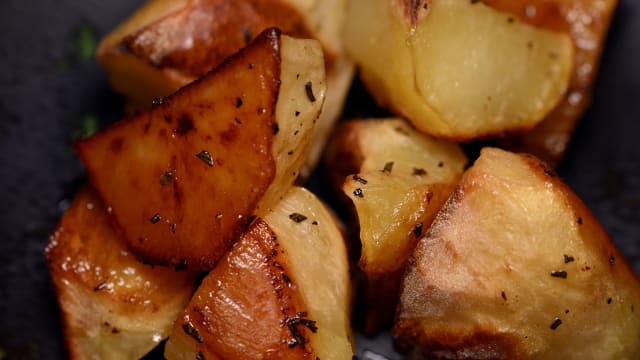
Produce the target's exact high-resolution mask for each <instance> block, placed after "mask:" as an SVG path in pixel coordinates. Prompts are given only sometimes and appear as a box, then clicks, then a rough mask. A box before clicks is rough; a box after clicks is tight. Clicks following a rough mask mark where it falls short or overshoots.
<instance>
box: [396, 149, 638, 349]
mask: <svg viewBox="0 0 640 360" xmlns="http://www.w3.org/2000/svg"><path fill="white" fill-rule="evenodd" d="M638 303H640V282H639V280H638V278H637V277H636V275H635V274H634V272H633V270H632V269H631V267H630V266H629V264H628V263H627V262H626V260H625V259H624V258H623V256H622V255H621V253H620V252H619V251H618V249H616V247H615V246H614V244H613V243H612V242H611V240H610V239H609V237H608V236H607V234H606V233H605V231H604V230H603V229H602V227H601V225H600V224H599V223H598V221H597V220H596V219H595V218H594V217H593V215H592V214H591V212H590V211H589V210H588V209H587V207H586V206H585V205H584V204H583V203H582V202H581V201H580V199H578V197H577V196H576V195H575V194H574V193H573V192H572V191H571V190H570V189H569V188H568V187H567V186H566V185H565V184H564V183H563V182H562V181H561V180H560V179H559V178H558V176H557V175H556V174H555V173H554V172H553V171H552V170H550V168H549V167H548V166H547V165H546V164H545V163H543V162H541V161H540V160H538V159H537V158H535V157H533V156H531V155H517V154H513V153H510V152H506V151H503V150H498V149H493V148H485V149H483V150H482V152H481V155H480V158H479V159H478V160H477V161H476V163H475V164H474V165H473V167H471V168H470V169H469V170H468V171H467V172H466V173H465V175H464V176H463V179H462V181H461V182H460V184H459V185H458V188H457V189H456V191H455V193H454V195H452V197H451V198H450V199H449V200H448V202H447V204H446V205H445V206H444V208H443V209H442V210H441V211H440V213H439V214H438V216H437V217H436V219H435V220H434V222H433V224H432V225H431V228H430V229H429V231H428V233H427V235H426V236H425V237H424V238H422V239H421V240H420V242H419V243H418V245H417V247H416V250H415V252H414V253H413V255H412V256H411V258H410V260H409V265H408V270H407V272H406V274H405V277H404V279H403V284H402V292H401V298H400V305H399V308H398V312H397V319H396V324H395V327H394V334H395V335H396V336H397V337H398V341H399V344H400V345H401V346H402V347H403V348H404V349H405V350H410V351H411V353H412V355H414V356H415V357H418V358H423V357H425V356H430V357H431V358H435V359H451V358H455V359H638V358H639V357H640V342H638V339H640V312H639V311H637V310H636V309H635V308H636V307H637V306H638V305H637V304H638Z"/></svg>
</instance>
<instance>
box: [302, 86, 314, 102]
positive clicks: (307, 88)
mask: <svg viewBox="0 0 640 360" xmlns="http://www.w3.org/2000/svg"><path fill="white" fill-rule="evenodd" d="M304 91H305V93H306V94H307V99H309V101H311V102H315V101H316V96H315V95H314V94H313V84H312V83H311V81H307V83H306V84H304Z"/></svg>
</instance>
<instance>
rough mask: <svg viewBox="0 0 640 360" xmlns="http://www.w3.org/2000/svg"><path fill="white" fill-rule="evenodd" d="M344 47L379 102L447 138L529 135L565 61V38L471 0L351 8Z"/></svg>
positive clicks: (371, 2)
mask: <svg viewBox="0 0 640 360" xmlns="http://www.w3.org/2000/svg"><path fill="white" fill-rule="evenodd" d="M345 46H346V49H347V52H348V53H349V54H350V55H351V56H352V57H353V58H354V60H355V62H356V63H357V64H358V65H359V66H360V71H361V73H360V75H361V78H362V79H363V81H364V83H365V85H367V87H368V88H369V90H370V91H371V92H372V94H373V95H374V96H375V97H376V98H377V99H378V101H379V102H381V103H382V104H383V105H385V106H387V107H389V108H390V109H391V110H393V111H394V112H396V113H397V114H400V115H403V116H404V117H407V118H408V119H409V120H411V122H412V123H413V124H414V125H415V126H416V127H417V128H418V129H420V130H421V131H424V132H426V133H429V134H431V135H434V136H438V137H446V138H449V139H454V140H469V139H474V138H479V137H487V136H495V135H500V134H503V133H506V132H514V131H523V130H527V129H530V128H532V127H533V126H534V125H536V124H537V123H539V122H540V121H541V120H542V119H543V118H544V117H545V116H546V115H547V114H548V113H549V111H551V109H553V107H554V106H555V105H556V104H557V103H558V102H559V101H560V99H561V98H562V95H563V94H564V93H565V91H566V89H567V87H568V83H569V78H570V72H571V66H572V61H573V47H572V45H571V39H570V38H569V36H568V35H566V34H563V33H559V32H553V31H549V30H545V29H541V28H537V27H534V26H531V25H528V24H525V23H523V22H521V21H519V20H518V19H517V18H515V17H514V16H512V15H509V14H507V13H503V12H499V11H497V10H494V9H492V8H490V7H488V6H486V5H484V4H483V3H482V2H476V1H460V0H438V1H430V2H424V1H419V2H416V1H413V2H410V1H399V0H354V1H351V2H349V6H348V10H347V22H346V29H345Z"/></svg>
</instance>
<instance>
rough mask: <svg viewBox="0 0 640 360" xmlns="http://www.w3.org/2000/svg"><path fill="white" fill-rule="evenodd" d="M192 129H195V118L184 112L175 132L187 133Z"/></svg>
mask: <svg viewBox="0 0 640 360" xmlns="http://www.w3.org/2000/svg"><path fill="white" fill-rule="evenodd" d="M191 130H193V120H191V117H190V116H189V115H188V114H182V116H180V119H178V127H176V130H175V133H176V134H177V135H185V134H187V133H188V132H189V131H191Z"/></svg>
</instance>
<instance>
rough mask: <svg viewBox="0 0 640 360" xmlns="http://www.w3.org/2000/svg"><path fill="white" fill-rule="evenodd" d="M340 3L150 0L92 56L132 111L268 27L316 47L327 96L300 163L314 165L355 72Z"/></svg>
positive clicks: (330, 0) (199, 73)
mask: <svg viewBox="0 0 640 360" xmlns="http://www.w3.org/2000/svg"><path fill="white" fill-rule="evenodd" d="M345 2H346V1H345V0H311V1H308V0H175V1H163V0H155V1H149V2H148V3H147V4H145V5H144V6H143V7H141V8H140V9H139V10H138V11H136V12H135V13H134V14H133V15H132V16H131V17H130V18H128V19H127V20H126V21H125V22H124V23H123V24H121V25H120V26H119V27H118V28H116V29H115V30H114V31H113V32H112V33H110V34H109V35H107V36H106V37H105V38H104V39H103V40H102V42H101V43H100V46H99V49H98V52H97V57H98V61H99V62H100V64H101V65H102V66H103V67H104V68H105V69H106V70H107V71H108V72H109V77H110V82H111V85H112V87H113V88H114V90H116V91H117V92H119V93H122V94H124V95H125V96H126V97H127V99H128V100H129V102H130V105H131V107H132V108H134V109H140V108H143V109H144V108H147V107H149V106H151V102H152V100H153V99H154V98H157V97H162V96H166V95H168V94H170V93H173V92H174V91H176V90H177V89H178V88H180V87H181V86H184V85H186V84H188V83H190V82H192V81H193V80H195V79H197V78H199V77H200V76H202V75H204V74H206V73H207V72H208V71H209V70H210V69H212V68H213V67H215V66H216V65H218V64H219V63H220V62H222V61H223V60H224V59H225V58H226V57H227V56H229V55H231V54H233V53H234V52H236V51H238V50H239V49H240V48H242V47H244V46H245V45H246V44H247V43H248V42H249V41H251V40H252V39H253V38H254V37H255V36H257V35H258V34H260V32H262V31H263V30H264V29H266V28H268V27H271V26H274V27H277V28H279V29H280V30H281V31H282V33H283V34H286V35H290V36H292V37H296V38H316V39H318V40H320V42H321V43H322V46H323V50H324V55H325V61H326V69H327V83H328V85H327V86H328V88H329V89H331V90H330V91H329V92H328V93H327V100H326V103H325V105H324V109H323V111H322V114H321V116H320V118H319V119H318V124H317V129H316V131H315V132H314V141H313V144H312V147H311V149H310V152H309V155H308V159H307V161H306V163H305V167H304V173H303V175H304V176H307V175H308V173H309V172H310V171H311V170H312V169H313V168H314V167H315V164H316V162H317V161H318V159H319V158H320V156H321V152H322V149H323V148H324V144H325V142H326V140H327V137H328V135H329V132H330V131H331V129H332V127H333V125H334V124H335V122H336V120H337V119H338V117H339V116H340V113H341V111H342V107H343V104H344V100H345V98H346V93H347V91H348V89H349V85H350V84H351V79H352V77H353V73H354V66H353V63H352V62H351V61H350V60H349V59H347V57H346V56H345V55H344V51H343V47H342V41H341V39H342V36H341V31H342V24H343V21H344V12H345V9H344V8H345Z"/></svg>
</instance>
